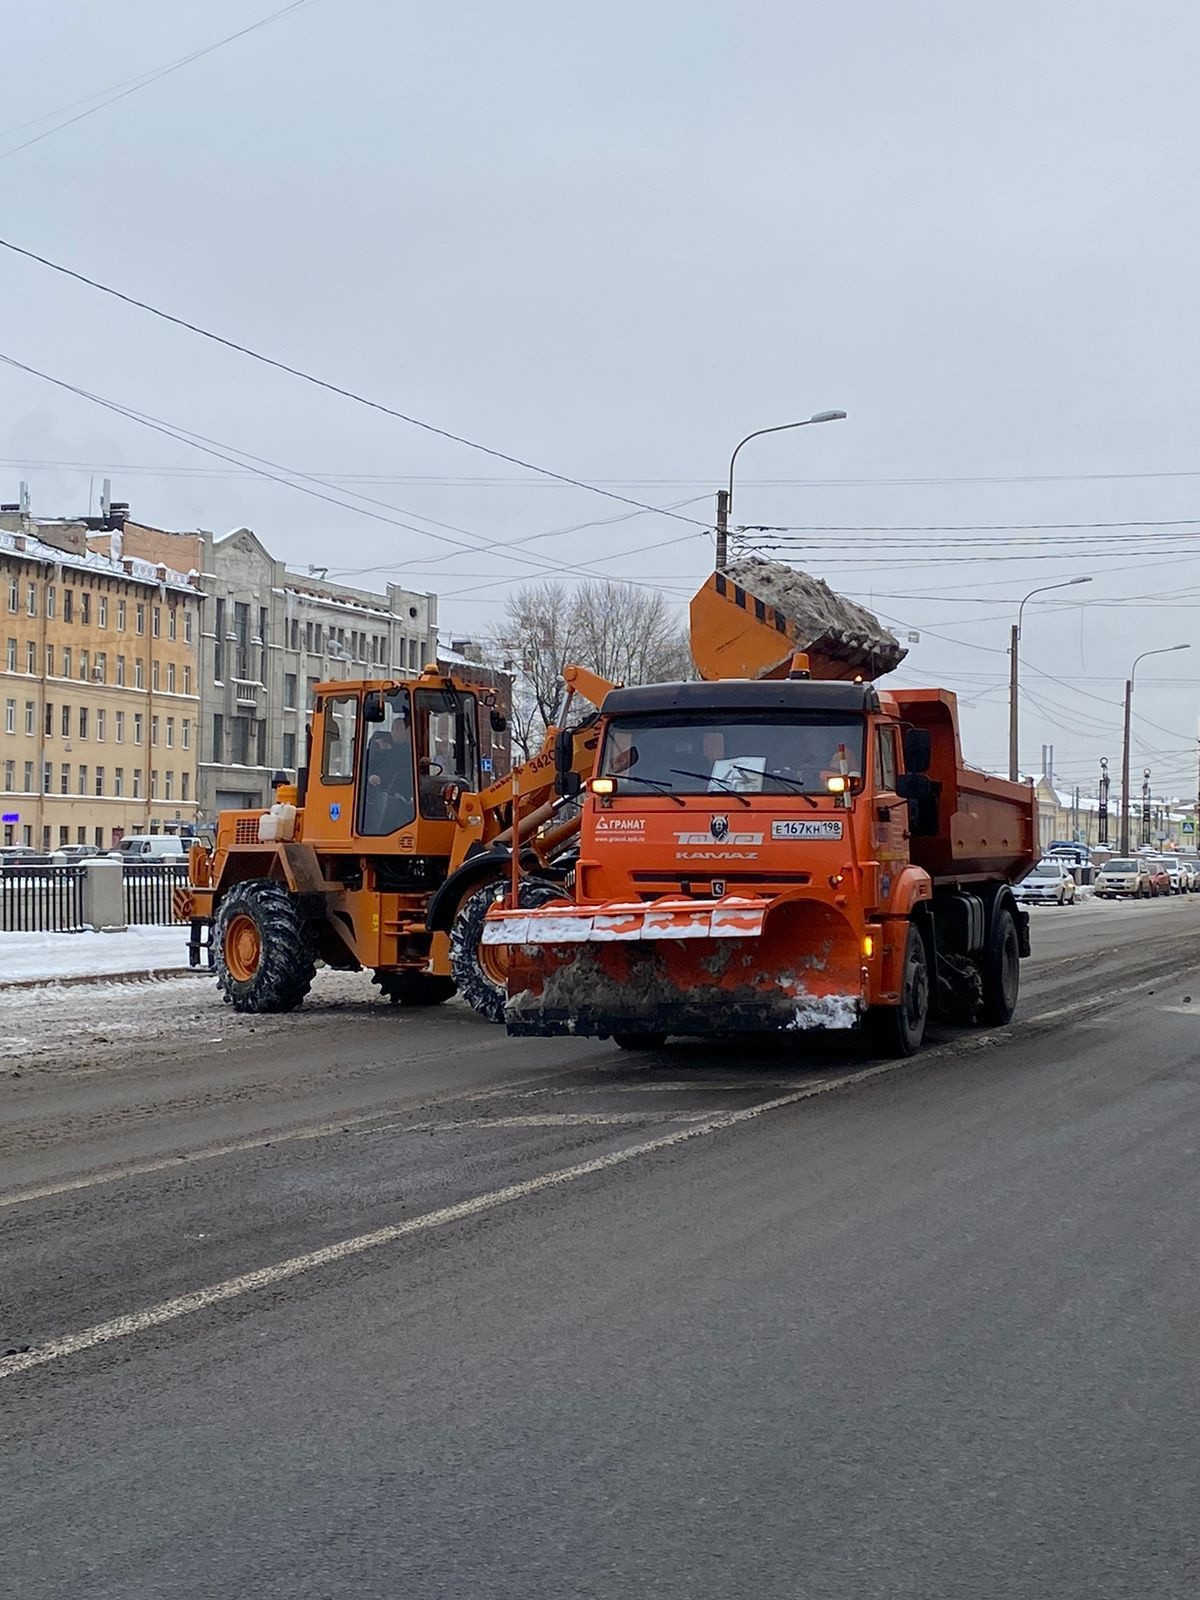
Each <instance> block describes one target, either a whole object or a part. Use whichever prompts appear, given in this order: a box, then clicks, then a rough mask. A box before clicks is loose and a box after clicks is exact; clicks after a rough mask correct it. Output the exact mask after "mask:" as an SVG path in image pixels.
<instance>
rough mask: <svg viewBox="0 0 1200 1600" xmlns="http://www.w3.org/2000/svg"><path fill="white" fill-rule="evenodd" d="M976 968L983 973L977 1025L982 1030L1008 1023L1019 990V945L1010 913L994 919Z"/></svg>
mask: <svg viewBox="0 0 1200 1600" xmlns="http://www.w3.org/2000/svg"><path fill="white" fill-rule="evenodd" d="M979 967H980V971H981V972H982V974H983V1008H982V1010H981V1011H980V1014H979V1020H980V1022H982V1023H983V1025H984V1026H985V1027H997V1026H1001V1025H1003V1024H1004V1023H1006V1022H1011V1021H1012V1015H1013V1012H1014V1011H1015V1010H1016V1009H1017V992H1018V990H1019V989H1020V987H1021V942H1020V939H1019V938H1018V936H1017V925H1016V923H1015V922H1014V921H1013V915H1012V912H1011V911H1008V910H1004V911H1001V912H1000V914H999V916H998V917H997V918H996V920H995V922H994V924H993V925H992V931H991V934H990V935H989V937H988V945H987V949H986V950H985V952H984V954H983V959H982V960H981V961H980V963H979Z"/></svg>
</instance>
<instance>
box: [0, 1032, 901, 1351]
mask: <svg viewBox="0 0 1200 1600" xmlns="http://www.w3.org/2000/svg"><path fill="white" fill-rule="evenodd" d="M912 1060H913V1058H907V1059H905V1060H904V1061H889V1062H884V1063H881V1064H880V1065H879V1066H877V1067H869V1068H867V1069H866V1071H863V1072H854V1073H846V1074H843V1075H842V1076H841V1077H837V1078H826V1079H825V1080H824V1081H823V1082H821V1083H814V1084H807V1085H805V1087H804V1088H803V1089H797V1090H796V1091H795V1092H794V1093H792V1094H784V1095H779V1096H778V1097H777V1098H776V1099H774V1100H763V1101H761V1102H760V1103H759V1104H758V1105H756V1106H743V1107H742V1108H741V1109H740V1110H738V1111H726V1112H723V1113H722V1114H721V1115H720V1116H717V1117H709V1118H707V1119H706V1120H705V1121H703V1122H693V1123H689V1125H688V1126H687V1127H685V1128H679V1129H677V1130H676V1131H675V1132H674V1133H665V1134H660V1135H659V1136H658V1137H657V1138H655V1139H646V1140H644V1141H643V1142H642V1143H640V1144H635V1145H630V1146H628V1147H627V1148H625V1149H623V1150H614V1151H611V1152H609V1154H607V1155H603V1156H594V1157H593V1158H592V1159H591V1160H590V1161H579V1162H576V1163H575V1164H574V1165H573V1166H569V1167H559V1168H557V1169H555V1170H554V1171H553V1172H545V1173H542V1174H541V1176H539V1177H536V1178H526V1179H525V1180H524V1181H523V1182H521V1183H511V1184H508V1185H506V1186H505V1187H504V1188H502V1189H493V1190H491V1191H489V1192H488V1193H486V1194H480V1195H476V1196H475V1197H474V1198H473V1199H471V1200H460V1201H459V1202H458V1203H457V1204H456V1205H452V1206H443V1207H442V1208H441V1209H440V1210H438V1211H427V1212H424V1213H423V1214H422V1215H421V1216H419V1217H411V1218H410V1219H409V1220H408V1221H407V1222H394V1223H389V1224H388V1225H387V1226H386V1227H382V1228H373V1229H372V1230H371V1231H370V1232H369V1233H360V1234H358V1235H356V1236H355V1237H354V1238H350V1239H342V1240H339V1241H338V1243H336V1244H329V1245H324V1246H322V1247H321V1249H319V1250H309V1251H306V1252H305V1254H304V1255H299V1256H291V1257H289V1258H288V1259H287V1260H285V1261H277V1262H275V1263H273V1265H271V1266H268V1267H259V1268H257V1269H256V1270H255V1271H253V1272H243V1273H239V1274H238V1276H237V1277H235V1278H225V1279H224V1280H223V1281H222V1282H220V1283H210V1284H207V1285H206V1286H205V1287H204V1288H202V1289H193V1290H192V1291H191V1292H190V1293H188V1294H181V1295H176V1296H174V1298H172V1299H170V1300H162V1301H160V1302H159V1303H158V1305H153V1306H146V1307H145V1308H144V1309H143V1310H141V1311H131V1312H128V1313H126V1314H125V1315H124V1316H120V1317H111V1318H110V1319H109V1320H108V1321H106V1322H97V1323H94V1324H93V1325H92V1327H90V1328H83V1329H81V1330H80V1332H78V1333H71V1334H66V1335H64V1336H63V1337H61V1338H58V1339H51V1340H49V1341H48V1342H47V1343H45V1344H41V1345H35V1346H34V1347H33V1348H32V1349H30V1350H23V1351H21V1352H20V1353H18V1354H17V1355H11V1356H5V1357H3V1358H2V1359H0V1380H3V1379H5V1378H15V1377H16V1376H17V1375H18V1374H20V1373H22V1372H29V1371H31V1370H32V1369H33V1368H34V1367H44V1366H47V1365H48V1364H49V1363H50V1362H53V1361H63V1360H66V1359H67V1358H68V1357H70V1356H76V1355H81V1354H82V1353H83V1352H84V1351H85V1350H94V1349H95V1348H96V1347H97V1346H99V1345H103V1344H111V1343H112V1342H113V1340H115V1339H128V1338H130V1337H131V1336H132V1335H133V1334H137V1333H145V1332H147V1331H148V1330H149V1329H151V1328H159V1327H162V1326H163V1325H164V1324H166V1323H169V1322H176V1321H178V1320H179V1319H180V1318H181V1317H190V1316H195V1315H196V1313H197V1312H200V1311H206V1310H208V1309H209V1308H210V1307H211V1306H216V1305H220V1304H222V1303H223V1302H224V1301H226V1300H235V1299H238V1298H240V1297H241V1296H242V1295H246V1294H252V1293H253V1292H254V1291H255V1290H257V1289H269V1288H273V1287H274V1286H275V1285H277V1284H280V1283H286V1282H287V1281H288V1280H289V1279H291V1278H298V1277H300V1276H301V1275H302V1274H304V1273H308V1272H315V1271H317V1270H318V1269H319V1268H321V1267H327V1266H333V1265H335V1264H336V1263H338V1262H341V1261H348V1260H350V1259H352V1258H353V1257H355V1256H360V1255H364V1254H365V1253H366V1252H367V1251H370V1250H379V1249H381V1248H382V1247H383V1246H385V1245H390V1244H396V1243H398V1242H399V1241H400V1240H401V1239H407V1238H410V1237H411V1236H412V1235H413V1234H418V1233H426V1232H428V1231H429V1230H431V1229H433V1228H444V1227H447V1226H449V1225H450V1224H451V1223H455V1222H462V1221H465V1220H466V1219H467V1218H468V1217H477V1216H480V1215H481V1214H482V1213H484V1212H487V1211H495V1210H498V1209H499V1208H500V1207H501V1206H506V1205H512V1204H513V1202H514V1201H517V1200H526V1199H528V1198H529V1197H530V1196H531V1195H535V1194H540V1193H541V1192H542V1191H543V1190H546V1189H555V1188H562V1187H563V1186H564V1185H566V1184H568V1183H575V1182H577V1181H578V1180H579V1179H580V1178H587V1177H590V1176H591V1175H592V1174H593V1173H597V1172H607V1171H609V1170H610V1169H611V1168H613V1167H621V1166H626V1165H627V1164H628V1163H629V1162H631V1161H637V1160H639V1159H640V1158H641V1157H643V1156H650V1155H654V1154H655V1153H656V1152H657V1151H659V1150H669V1149H671V1148H672V1147H673V1146H675V1145H681V1144H686V1143H687V1142H688V1141H689V1140H691V1139H703V1138H705V1137H707V1136H708V1135H709V1134H713V1133H721V1132H724V1130H725V1129H727V1128H733V1127H736V1126H737V1125H738V1124H739V1123H743V1122H751V1121H753V1120H754V1119H755V1118H757V1117H762V1116H765V1115H766V1113H767V1112H768V1111H779V1110H781V1109H782V1108H783V1107H784V1106H790V1105H796V1104H798V1103H799V1102H800V1101H801V1100H811V1099H813V1098H814V1097H815V1096H816V1095H821V1094H828V1093H830V1091H831V1090H834V1089H841V1088H845V1087H847V1086H849V1085H852V1084H859V1083H864V1082H866V1081H867V1080H869V1079H871V1078H879V1077H883V1076H885V1075H886V1074H888V1073H892V1072H896V1071H900V1070H904V1069H907V1068H909V1067H911V1065H912Z"/></svg>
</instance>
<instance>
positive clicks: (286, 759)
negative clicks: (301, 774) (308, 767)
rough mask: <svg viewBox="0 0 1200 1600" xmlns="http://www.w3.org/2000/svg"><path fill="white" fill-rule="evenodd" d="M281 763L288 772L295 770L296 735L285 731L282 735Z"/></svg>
mask: <svg viewBox="0 0 1200 1600" xmlns="http://www.w3.org/2000/svg"><path fill="white" fill-rule="evenodd" d="M283 765H284V767H285V768H286V770H287V771H288V772H294V771H295V770H296V735H295V734H294V733H285V734H284V736H283Z"/></svg>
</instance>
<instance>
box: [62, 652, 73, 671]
mask: <svg viewBox="0 0 1200 1600" xmlns="http://www.w3.org/2000/svg"><path fill="white" fill-rule="evenodd" d="M62 675H63V677H64V678H69V677H70V676H71V647H70V645H64V646H63V669H62Z"/></svg>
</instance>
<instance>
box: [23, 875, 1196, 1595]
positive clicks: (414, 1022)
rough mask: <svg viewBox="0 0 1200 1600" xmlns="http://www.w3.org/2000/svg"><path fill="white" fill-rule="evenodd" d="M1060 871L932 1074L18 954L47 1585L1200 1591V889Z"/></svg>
mask: <svg viewBox="0 0 1200 1600" xmlns="http://www.w3.org/2000/svg"><path fill="white" fill-rule="evenodd" d="M1034 916H1035V949H1036V951H1037V954H1036V957H1035V960H1034V961H1033V962H1031V963H1029V964H1027V966H1026V971H1025V988H1024V997H1023V1005H1022V1011H1021V1013H1020V1020H1019V1021H1018V1023H1017V1024H1016V1025H1014V1026H1013V1027H1012V1028H1011V1029H1008V1030H1003V1031H1000V1032H997V1033H988V1034H984V1033H979V1032H975V1033H957V1034H955V1033H950V1032H947V1033H945V1034H942V1035H939V1036H938V1037H937V1038H936V1039H935V1040H934V1041H933V1045H932V1048H931V1049H930V1050H929V1051H928V1052H927V1053H926V1055H925V1056H923V1057H922V1058H920V1060H919V1061H918V1062H916V1063H915V1064H910V1065H906V1066H904V1067H901V1068H899V1069H893V1068H891V1067H887V1066H881V1065H880V1064H877V1063H872V1062H869V1061H865V1060H864V1059H863V1057H862V1056H861V1055H860V1054H858V1053H857V1052H856V1051H853V1050H848V1049H847V1048H845V1046H844V1044H841V1043H839V1042H836V1041H831V1042H827V1043H825V1044H823V1045H821V1046H814V1045H812V1043H811V1042H810V1041H800V1042H799V1043H796V1042H793V1043H792V1044H791V1045H790V1046H789V1047H788V1049H787V1050H785V1051H770V1050H761V1051H751V1052H748V1051H746V1050H745V1049H744V1048H742V1047H737V1048H732V1047H711V1048H701V1047H699V1046H697V1045H695V1044H689V1043H681V1044H675V1045H672V1046H669V1047H668V1048H667V1049H665V1050H663V1051H661V1052H656V1053H653V1054H651V1055H647V1056H645V1057H631V1056H627V1055H624V1054H622V1053H621V1052H618V1051H616V1050H615V1049H613V1048H611V1047H609V1046H607V1045H604V1044H594V1043H584V1042H575V1041H566V1042H561V1041H545V1042H543V1041H507V1040H505V1039H503V1038H502V1037H500V1036H498V1035H497V1033H496V1032H495V1031H494V1030H492V1029H489V1028H487V1027H486V1025H484V1024H481V1023H479V1022H477V1021H476V1019H474V1018H473V1017H471V1016H470V1015H468V1014H466V1013H464V1012H462V1011H461V1010H460V1009H459V1008H457V1007H447V1008H443V1009H442V1010H439V1011H437V1012H435V1013H425V1014H397V1013H395V1012H392V1011H390V1010H388V1009H387V1008H384V1007H382V1006H380V1005H378V1004H377V1003H375V1002H373V1001H372V1000H370V999H367V998H366V994H367V992H368V991H366V989H365V986H364V985H362V984H361V983H360V984H352V983H350V982H348V981H347V980H346V979H343V978H337V979H334V978H332V977H329V978H326V979H324V980H323V981H322V983H321V986H320V992H319V995H318V996H317V997H316V1000H315V1003H314V1004H312V1005H311V1006H310V1007H309V1008H307V1009H306V1011H305V1013H303V1014H301V1015H299V1016H297V1017H294V1018H291V1019H278V1020H276V1019H269V1020H267V1021H265V1022H257V1023H250V1022H249V1021H248V1020H247V1019H242V1018H235V1017H233V1016H232V1014H231V1013H229V1012H228V1011H227V1010H223V1009H222V1008H221V1007H220V1006H219V1004H217V1003H216V1001H215V1000H214V999H213V996H212V992H211V990H210V989H209V988H208V986H207V985H206V984H204V983H200V982H197V981H196V980H187V979H182V980H178V981H177V982H173V983H165V984H161V985H153V986H144V985H143V986H126V987H123V988H113V989H107V988H106V989H105V990H104V991H103V992H102V993H97V994H95V995H92V994H91V993H90V991H86V990H83V991H81V990H74V991H64V992H62V993H61V994H60V995H46V994H41V995H37V996H33V997H28V996H22V997H17V996H11V995H10V996H7V997H4V998H3V1005H2V1006H0V1025H2V1027H3V1031H4V1035H5V1040H6V1043H5V1044H4V1045H3V1046H0V1049H3V1050H4V1051H5V1052H6V1057H5V1059H4V1060H3V1065H2V1066H0V1072H7V1073H8V1076H6V1077H3V1078H2V1079H0V1173H2V1177H0V1262H2V1279H0V1300H2V1305H0V1351H4V1350H10V1351H13V1352H14V1354H12V1355H10V1356H8V1357H6V1358H0V1468H2V1469H3V1480H2V1481H3V1483H4V1486H5V1492H4V1495H3V1497H2V1498H0V1550H2V1551H3V1552H4V1564H3V1568H2V1570H3V1572H4V1578H5V1586H6V1587H7V1588H8V1589H9V1590H10V1591H11V1592H12V1593H14V1594H16V1595H20V1596H21V1597H22V1600H42V1597H50V1596H54V1597H58V1596H71V1597H76V1596H78V1597H81V1600H91V1597H93V1596H96V1597H110V1596H111V1597H117V1596H120V1597H123V1600H124V1597H130V1600H132V1597H138V1600H143V1597H158V1596H164V1597H167V1596H170V1597H176V1596H179V1597H184V1596H186V1597H189V1600H190V1597H200V1596H210V1595H211V1596H217V1595H219V1596H242V1595H247V1596H251V1595H252V1596H255V1597H264V1600H274V1597H276V1596H278V1597H284V1596H287V1597H289V1600H291V1597H308V1596H314V1597H315V1596H321V1597H325V1596H329V1597H333V1596H338V1597H341V1596H347V1597H374V1596H381V1597H382V1596H386V1597H388V1600H392V1597H406V1600H407V1597H409V1596H414V1597H420V1600H423V1597H425V1596H439V1597H440V1596H464V1597H468V1596H469V1597H483V1596H487V1597H492V1596H497V1597H509V1596H512V1597H517V1596H520V1597H521V1600H527V1597H529V1596H554V1597H558V1596H563V1597H567V1596H570V1597H575V1596H587V1597H592V1596H595V1597H603V1600H609V1597H616V1596H621V1597H625V1596H629V1595H637V1596H641V1595H664V1596H681V1597H682V1596H688V1597H703V1600H707V1597H709V1596H712V1597H716V1596H720V1597H722V1600H727V1597H729V1596H731V1595H747V1596H756V1597H759V1596H761V1597H764V1600H773V1597H775V1596H781V1597H782V1596H788V1597H789V1600H793V1597H796V1596H803V1597H809V1596H821V1597H824V1596H836V1597H859V1596H864V1597H865V1596H872V1597H873V1596H887V1597H889V1600H891V1597H897V1596H914V1597H915V1596H921V1597H922V1600H926V1597H931V1596H960V1595H961V1596H964V1597H965V1596H968V1595H969V1596H972V1597H979V1596H985V1597H988V1600H1008V1597H1010V1596H1031V1597H1032V1596H1037V1597H1045V1596H1056V1597H1057V1596H1064V1597H1075V1596H1079V1597H1083V1596H1087V1597H1088V1600H1095V1597H1097V1596H1104V1597H1108V1596H1130V1597H1133V1596H1136V1597H1138V1600H1151V1597H1157V1596H1163V1597H1168V1596H1169V1597H1171V1600H1175V1597H1178V1596H1182V1595H1187V1594H1191V1593H1194V1592H1196V1590H1197V1586H1198V1584H1197V1580H1198V1579H1200V1566H1198V1564H1197V1563H1198V1560H1200V1535H1198V1533H1197V1527H1198V1526H1200V1519H1198V1518H1197V1516H1196V1511H1195V1508H1196V1506H1197V1505H1200V1462H1198V1458H1197V1445H1196V1440H1195V1429H1194V1411H1195V1405H1194V1399H1195V1394H1196V1388H1197V1382H1196V1380H1197V1368H1196V1355H1197V1345H1198V1342H1200V1341H1198V1338H1197V1296H1196V1273H1195V1237H1196V1231H1197V1221H1198V1206H1197V1201H1198V1198H1200V1196H1198V1189H1200V1182H1198V1161H1200V1095H1198V1092H1197V1079H1198V1077H1200V1048H1198V1047H1200V972H1198V971H1197V963H1198V962H1200V950H1198V949H1197V945H1196V936H1197V931H1198V930H1200V897H1197V898H1195V899H1188V900H1178V901H1171V902H1166V903H1162V904H1158V903H1154V904H1149V905H1130V906H1124V905H1116V906H1103V907H1101V906H1095V907H1087V906H1081V907H1078V908H1063V909H1062V910H1058V909H1047V910H1045V911H1038V912H1036V913H1035V914H1034ZM21 1040H23V1041H24V1043H21V1044H16V1045H14V1041H21ZM18 1073H19V1074H20V1075H19V1076H14V1075H13V1074H18Z"/></svg>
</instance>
